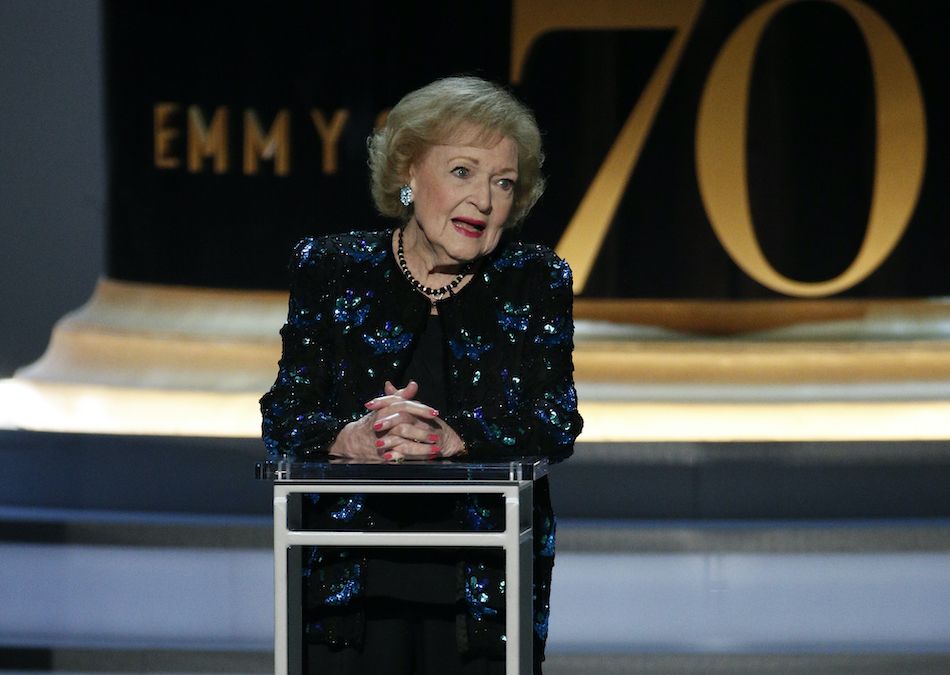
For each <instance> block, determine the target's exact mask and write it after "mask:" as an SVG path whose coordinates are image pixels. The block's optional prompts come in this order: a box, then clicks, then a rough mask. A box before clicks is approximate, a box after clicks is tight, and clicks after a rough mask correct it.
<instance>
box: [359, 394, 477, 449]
mask: <svg viewBox="0 0 950 675" xmlns="http://www.w3.org/2000/svg"><path fill="white" fill-rule="evenodd" d="M418 390H419V386H418V385H417V384H416V383H415V382H410V383H409V384H408V385H407V386H406V387H404V388H403V389H397V388H396V387H395V386H394V385H393V384H392V383H391V382H388V381H387V382H386V384H385V385H384V387H383V393H384V395H383V396H380V397H377V398H374V399H373V400H371V401H369V402H368V403H367V404H366V407H367V408H368V409H370V410H374V411H376V419H377V420H378V421H377V423H376V425H374V427H373V428H374V429H375V430H376V432H377V434H379V440H380V441H381V442H382V443H383V445H382V446H380V447H381V449H383V450H385V453H384V454H383V457H384V458H385V459H387V460H390V461H393V462H401V461H403V460H430V459H439V458H440V457H456V456H459V455H462V454H464V453H465V442H464V441H463V440H462V439H461V438H460V437H459V435H458V434H457V433H455V430H454V429H453V428H452V427H450V426H449V425H448V424H446V423H445V422H444V421H443V420H442V419H441V418H439V417H433V418H432V419H429V420H426V421H425V422H424V423H423V422H422V421H421V420H419V419H418V418H414V417H411V416H407V415H405V414H404V413H401V412H400V411H399V408H400V407H401V406H400V404H403V405H405V403H406V402H411V403H413V404H418V403H419V402H418V401H417V400H415V397H416V395H417V394H418ZM390 410H391V412H390ZM387 413H389V414H387Z"/></svg>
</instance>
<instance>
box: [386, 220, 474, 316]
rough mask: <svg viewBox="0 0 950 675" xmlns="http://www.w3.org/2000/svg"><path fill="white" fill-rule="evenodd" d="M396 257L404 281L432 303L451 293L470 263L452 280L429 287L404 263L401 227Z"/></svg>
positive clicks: (404, 255)
mask: <svg viewBox="0 0 950 675" xmlns="http://www.w3.org/2000/svg"><path fill="white" fill-rule="evenodd" d="M396 259H397V260H398V261H399V269H401V270H402V274H403V276H404V277H406V281H408V282H409V283H410V284H411V285H412V287H413V288H414V289H416V290H417V291H419V292H420V293H422V294H423V295H425V296H426V297H427V298H429V302H431V303H432V304H433V305H434V304H435V303H436V301H438V300H441V299H442V296H444V295H446V294H448V295H451V294H452V291H453V290H455V288H456V286H458V285H459V284H460V283H462V279H464V278H465V275H466V274H468V272H469V268H470V267H471V264H468V265H466V266H465V267H463V268H462V271H461V272H459V274H458V276H456V277H455V278H454V279H452V281H450V282H449V283H447V284H446V285H445V286H439V287H438V288H429V287H428V286H426V285H424V284H423V283H422V282H420V281H419V280H418V279H416V278H415V277H414V276H412V272H410V271H409V265H407V264H406V254H405V251H404V250H403V246H402V228H400V229H399V242H398V245H397V247H396Z"/></svg>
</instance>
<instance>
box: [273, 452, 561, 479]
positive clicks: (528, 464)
mask: <svg viewBox="0 0 950 675" xmlns="http://www.w3.org/2000/svg"><path fill="white" fill-rule="evenodd" d="M547 472H548V460H547V458H545V457H519V458H515V459H510V460H507V461H504V462H460V461H450V460H440V461H431V462H404V463H400V464H395V463H392V462H387V463H375V464H362V463H355V462H349V461H345V460H339V461H337V460H327V461H321V462H289V461H268V462H259V463H258V464H257V477H258V478H260V479H262V480H372V481H377V480H381V481H385V480H398V481H405V480H419V481H458V480H466V481H516V480H537V479H538V478H541V477H542V476H544V475H545V474H547Z"/></svg>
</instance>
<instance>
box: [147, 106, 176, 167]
mask: <svg viewBox="0 0 950 675" xmlns="http://www.w3.org/2000/svg"><path fill="white" fill-rule="evenodd" d="M177 113H178V104H177V103H156V104H155V105H154V106H153V107H152V136H153V141H154V148H155V152H154V154H155V168H156V169H177V168H178V167H179V165H180V164H181V161H180V160H179V159H178V157H176V156H175V155H173V154H172V148H171V145H172V142H173V141H174V140H175V139H177V138H178V136H179V135H180V134H181V132H180V131H179V129H178V128H177V127H173V126H171V117H172V116H173V115H175V114H177Z"/></svg>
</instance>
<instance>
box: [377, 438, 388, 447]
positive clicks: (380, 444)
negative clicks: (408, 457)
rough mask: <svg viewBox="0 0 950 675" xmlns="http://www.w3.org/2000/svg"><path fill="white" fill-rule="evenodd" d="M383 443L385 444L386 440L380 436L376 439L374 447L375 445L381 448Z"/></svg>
mask: <svg viewBox="0 0 950 675" xmlns="http://www.w3.org/2000/svg"><path fill="white" fill-rule="evenodd" d="M384 445H386V441H384V440H383V439H382V438H380V439H379V440H378V441H376V447H377V448H381V447H383V446H384Z"/></svg>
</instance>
